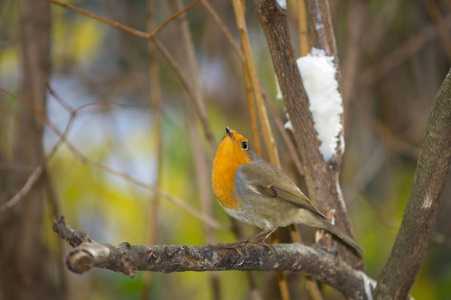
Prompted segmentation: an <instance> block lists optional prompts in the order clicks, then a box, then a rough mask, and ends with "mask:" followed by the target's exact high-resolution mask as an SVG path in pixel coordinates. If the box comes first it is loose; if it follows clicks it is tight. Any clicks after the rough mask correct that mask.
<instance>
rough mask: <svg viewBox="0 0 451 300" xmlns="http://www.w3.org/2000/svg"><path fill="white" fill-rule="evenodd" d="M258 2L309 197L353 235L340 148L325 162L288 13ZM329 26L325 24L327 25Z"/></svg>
mask: <svg viewBox="0 0 451 300" xmlns="http://www.w3.org/2000/svg"><path fill="white" fill-rule="evenodd" d="M255 5H256V8H257V14H258V17H259V19H260V22H261V24H262V27H263V30H264V32H265V35H266V40H267V42H268V46H269V50H270V53H271V57H272V60H273V65H274V69H275V71H276V74H277V78H278V81H279V85H280V89H281V91H282V94H283V98H284V103H285V106H286V108H287V111H288V113H289V115H290V119H291V122H292V124H293V128H294V130H293V134H294V138H295V141H296V144H297V147H298V149H299V152H300V154H301V157H302V163H303V167H304V175H305V178H306V182H307V187H308V191H309V196H310V198H311V199H313V200H315V201H316V203H317V204H318V206H319V208H320V210H321V211H323V212H324V213H327V212H328V211H329V210H330V209H335V211H336V213H335V217H336V220H337V222H336V225H337V226H338V227H340V228H341V229H343V230H344V231H346V232H347V233H348V234H350V235H351V236H352V233H351V226H350V223H349V219H348V215H347V212H346V207H345V204H344V201H343V196H342V193H341V189H340V185H339V182H338V178H339V172H340V163H341V151H338V152H337V154H336V155H335V157H334V159H333V161H332V162H331V163H328V162H326V161H324V158H323V156H322V155H321V153H320V152H319V146H320V142H319V140H318V137H317V132H316V130H315V128H314V126H313V117H312V114H311V112H310V109H309V102H308V98H307V94H306V92H305V90H304V87H303V84H302V79H301V75H300V73H299V69H298V66H297V64H296V58H295V53H294V49H293V46H292V43H291V37H290V35H289V28H288V23H287V16H286V12H285V11H284V10H283V9H281V8H280V7H279V6H278V5H277V3H276V2H275V1H274V0H255ZM319 21H321V20H319ZM329 25H330V24H325V25H324V26H325V27H326V28H328V27H329ZM324 26H323V27H324ZM331 34H332V35H333V32H331V33H330V34H328V35H327V36H328V37H330V35H331ZM329 39H330V38H329ZM327 40H328V39H327ZM324 43H326V41H324ZM338 251H339V254H340V256H342V257H343V258H344V259H345V260H346V261H347V262H348V263H350V264H352V265H353V266H354V267H356V268H359V269H364V265H363V261H362V259H361V258H360V257H358V256H356V254H355V253H354V252H350V251H348V249H347V248H346V246H344V245H339V246H338Z"/></svg>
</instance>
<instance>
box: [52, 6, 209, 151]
mask: <svg viewBox="0 0 451 300" xmlns="http://www.w3.org/2000/svg"><path fill="white" fill-rule="evenodd" d="M47 1H49V2H51V3H54V4H56V5H60V6H62V7H65V8H68V9H71V10H73V11H76V12H78V13H80V14H82V15H85V16H87V17H90V18H92V19H95V20H98V21H101V22H103V23H105V24H108V25H111V26H114V27H116V28H118V29H120V30H123V31H125V32H128V33H130V34H133V35H135V36H138V37H141V38H144V39H147V40H151V41H152V42H153V43H155V45H156V47H157V49H158V50H159V51H160V52H161V54H162V55H163V57H164V58H165V59H166V60H167V62H168V63H169V65H170V66H171V67H172V68H173V69H174V71H175V73H176V75H177V77H178V78H179V79H180V80H181V83H182V87H183V88H184V90H185V91H186V92H187V94H188V96H189V97H188V99H189V100H190V101H193V102H194V103H197V101H196V100H195V97H194V93H193V92H192V90H191V88H190V86H189V84H188V81H187V80H186V76H185V75H184V74H182V73H181V69H180V67H179V66H178V63H177V61H176V60H175V59H174V58H173V57H172V55H171V54H170V52H169V51H168V50H167V49H166V47H164V45H163V44H162V43H161V42H160V40H158V39H157V38H156V37H152V36H151V35H150V34H148V33H145V32H142V31H139V30H136V29H133V28H131V27H128V26H126V25H123V24H121V23H118V22H114V21H111V20H109V19H106V18H103V17H100V16H97V15H95V14H93V13H90V12H87V11H85V10H82V9H79V8H77V7H75V6H72V5H70V4H67V3H65V2H61V1H59V0H47ZM195 107H196V113H197V115H198V117H199V119H200V121H201V125H202V128H203V129H204V134H205V137H206V139H207V141H208V142H209V144H210V147H211V149H215V148H216V142H215V140H214V136H213V133H212V130H211V128H210V127H209V123H208V121H207V117H206V113H205V112H204V111H202V109H201V108H200V107H198V105H197V104H196V106H195Z"/></svg>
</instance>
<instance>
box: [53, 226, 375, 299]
mask: <svg viewBox="0 0 451 300" xmlns="http://www.w3.org/2000/svg"><path fill="white" fill-rule="evenodd" d="M53 230H54V231H55V232H56V233H58V235H59V236H60V237H61V238H63V239H64V240H66V241H67V242H68V243H69V244H71V245H72V246H73V247H75V248H74V249H73V250H72V251H70V252H69V253H68V254H67V256H66V264H67V266H68V268H69V269H70V270H71V271H73V272H76V273H84V272H86V271H88V270H89V269H91V268H92V267H98V268H104V269H109V270H111V271H114V272H118V273H123V274H125V275H127V276H130V277H135V276H136V275H137V273H136V271H152V272H164V273H172V272H186V271H195V272H205V271H232V270H235V271H293V272H299V273H302V274H304V275H307V276H311V277H312V278H313V279H316V280H319V281H321V282H323V283H325V284H328V285H330V286H332V287H334V288H335V289H337V290H338V291H340V292H342V293H343V294H344V295H345V296H346V297H350V298H353V299H365V297H366V296H365V295H366V294H365V282H366V283H368V280H369V282H370V283H371V284H373V283H374V282H373V281H372V280H371V279H368V277H366V275H365V274H364V273H362V272H360V271H357V270H355V269H353V268H352V267H351V266H349V265H348V264H346V263H345V262H344V261H343V260H342V259H341V258H340V257H338V256H336V255H333V254H330V253H328V252H326V251H324V250H322V249H315V248H312V247H308V246H305V245H303V244H277V245H273V246H272V247H271V248H272V249H270V248H268V247H266V246H263V245H257V244H247V245H243V246H238V249H239V250H240V251H241V252H242V253H244V255H243V257H240V255H239V254H238V251H236V250H235V249H233V248H232V247H230V244H216V245H207V246H175V245H152V246H132V245H130V244H129V243H122V244H120V245H119V246H112V245H109V244H104V243H99V242H97V241H94V240H93V239H92V238H91V237H90V236H89V235H87V234H85V233H83V232H76V231H74V230H72V229H71V228H70V227H69V226H67V225H66V224H65V222H64V218H63V217H61V218H60V219H59V220H56V219H55V220H54V224H53ZM367 288H368V285H367Z"/></svg>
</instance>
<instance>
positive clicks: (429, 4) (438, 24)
mask: <svg viewBox="0 0 451 300" xmlns="http://www.w3.org/2000/svg"><path fill="white" fill-rule="evenodd" d="M424 2H425V3H426V8H427V10H428V12H429V15H430V16H431V18H432V21H433V22H434V26H435V30H436V31H437V33H438V35H439V37H440V40H441V41H442V44H443V47H444V48H445V52H446V55H447V56H448V62H449V63H451V39H450V38H449V32H448V30H447V29H446V26H445V22H444V20H443V17H442V15H441V13H440V9H439V8H438V6H437V2H436V1H435V0H424Z"/></svg>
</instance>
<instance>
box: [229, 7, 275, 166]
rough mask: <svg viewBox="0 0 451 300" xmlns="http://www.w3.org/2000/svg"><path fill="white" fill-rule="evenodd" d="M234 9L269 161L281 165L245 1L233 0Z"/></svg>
mask: <svg viewBox="0 0 451 300" xmlns="http://www.w3.org/2000/svg"><path fill="white" fill-rule="evenodd" d="M232 4H233V10H234V12H235V18H236V22H237V26H238V31H239V33H240V39H241V48H242V50H243V53H244V58H245V63H246V69H247V70H248V72H249V77H250V82H251V85H252V92H253V94H254V98H255V103H256V105H257V113H258V117H259V119H260V125H261V127H260V128H261V129H262V130H261V131H262V135H263V140H264V142H265V148H266V152H267V154H268V157H269V161H270V162H272V163H273V164H274V165H276V166H278V167H280V160H279V155H278V153H277V147H276V143H275V141H274V137H273V135H272V133H271V127H270V125H269V120H268V115H267V113H266V108H265V104H264V103H263V97H262V93H261V90H260V85H259V81H258V78H257V71H256V70H255V65H254V61H253V58H252V53H251V44H250V41H249V36H248V34H247V30H246V18H245V14H244V2H243V1H242V0H232Z"/></svg>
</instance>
